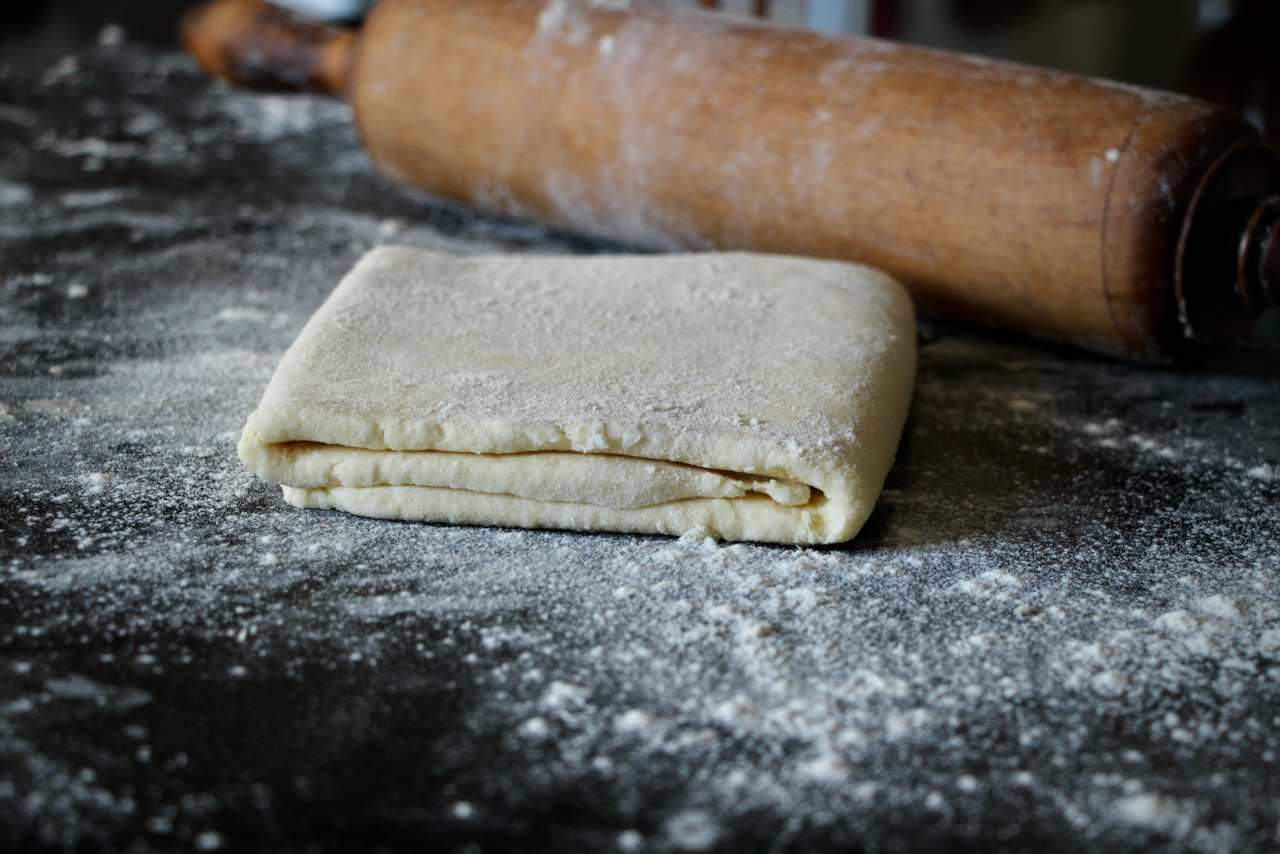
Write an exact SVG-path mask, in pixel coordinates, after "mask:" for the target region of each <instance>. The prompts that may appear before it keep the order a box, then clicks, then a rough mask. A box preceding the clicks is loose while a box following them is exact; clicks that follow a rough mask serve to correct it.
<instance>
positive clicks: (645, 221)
mask: <svg viewBox="0 0 1280 854" xmlns="http://www.w3.org/2000/svg"><path fill="white" fill-rule="evenodd" d="M223 2H224V3H245V2H248V0H223ZM355 53H356V56H355V59H354V61H353V64H352V67H351V71H350V78H349V83H348V90H347V91H348V95H349V97H350V98H351V100H352V102H353V104H354V106H355V111H356V120H357V123H358V125H359V128H360V132H361V134H362V137H363V139H364V141H365V144H366V145H367V147H368V149H369V152H370V154H371V155H372V157H373V159H374V161H375V163H377V165H378V167H379V168H380V169H381V170H382V171H383V172H385V173H386V174H387V175H389V176H390V177H392V178H393V179H394V180H396V181H398V182H401V183H403V184H407V185H411V186H415V187H420V188H423V189H426V190H428V191H430V192H433V193H437V194H440V195H443V196H447V197H451V198H455V199H458V200H461V201H463V202H466V203H467V204H470V205H475V206H477V207H480V208H482V209H486V210H490V211H496V212H500V213H503V214H508V215H512V216H516V217H521V218H528V219H536V220H539V221H543V222H549V223H552V224H555V225H558V226H561V227H565V228H568V229H572V230H575V231H579V232H584V233H587V234H593V235H601V236H607V237H612V238H617V239H621V240H623V241H626V242H629V243H632V244H635V245H639V246H647V247H650V248H654V249H690V248H692V249H752V250H757V251H766V252H779V253H788V254H799V255H810V256H817V257H825V258H839V259H846V260H854V261H861V262H865V263H869V264H872V265H875V266H878V267H881V268H883V269H885V270H887V271H889V272H890V273H892V274H893V275H895V276H896V277H898V278H899V279H900V280H902V281H903V282H904V284H906V285H907V287H908V288H909V289H910V290H911V292H912V294H913V296H914V297H915V299H916V300H917V302H918V304H919V307H920V309H921V311H922V312H924V313H926V314H931V315H934V316H937V317H942V318H948V319H955V320H961V321H965V322H971V323H976V324H981V325H984V326H988V327H994V328H997V329H1003V330H1009V331H1013V332H1017V333H1021V334H1029V335H1034V336H1037V337H1040V338H1045V339H1049V340H1053V341H1059V342H1065V343H1070V344H1073V345H1077V346H1081V347H1084V348H1087V349H1090V350H1093V351H1095V352H1101V353H1107V354H1113V355H1120V356H1126V357H1129V358H1135V359H1140V360H1143V361H1149V362H1157V363H1168V362H1173V361H1180V360H1186V359H1190V358H1194V357H1197V356H1199V355H1202V354H1203V353H1205V352H1209V351H1212V350H1214V349H1216V348H1218V347H1220V346H1223V345H1224V344H1226V343H1229V342H1230V341H1231V340H1233V339H1234V338H1235V337H1237V336H1239V335H1240V334H1241V333H1242V332H1243V331H1244V330H1246V329H1247V328H1248V327H1249V326H1250V325H1251V323H1252V321H1253V320H1254V319H1255V318H1256V316H1257V314H1258V313H1259V311H1260V310H1261V308H1260V305H1261V303H1260V302H1259V300H1257V299H1244V298H1242V296H1241V294H1242V293H1245V294H1256V293H1262V294H1267V293H1271V292H1272V291H1275V290H1277V289H1278V287H1277V285H1276V283H1274V282H1273V283H1272V284H1270V285H1268V284H1267V283H1266V282H1263V283H1262V285H1259V286H1248V285H1247V284H1242V283H1241V282H1239V281H1238V273H1237V271H1238V269H1240V268H1241V264H1240V263H1239V262H1238V261H1237V260H1236V259H1237V257H1246V256H1247V257H1248V258H1250V259H1252V258H1254V256H1255V255H1259V252H1261V255H1260V256H1259V257H1260V258H1261V260H1258V261H1253V260H1251V261H1250V262H1249V263H1250V264H1251V265H1252V267H1253V268H1257V269H1259V270H1262V271H1264V272H1263V275H1266V271H1270V270H1273V269H1274V268H1275V267H1276V265H1277V263H1280V261H1277V259H1276V258H1274V257H1273V256H1274V254H1275V253H1274V252H1271V254H1267V253H1268V252H1269V251H1270V250H1267V249H1266V248H1265V247H1264V248H1263V249H1262V250H1258V248H1257V247H1256V246H1254V245H1253V244H1256V243H1258V242H1259V241H1262V240H1263V239H1264V238H1267V237H1269V235H1270V234H1272V233H1274V230H1275V229H1274V226H1275V220H1276V214H1275V210H1276V206H1275V205H1272V206H1271V207H1267V206H1266V205H1265V204H1264V200H1265V199H1266V198H1267V197H1271V196H1280V162H1277V159H1276V157H1275V155H1274V153H1272V152H1271V151H1270V150H1269V149H1267V148H1266V147H1265V145H1264V143H1263V142H1262V140H1261V139H1260V137H1259V136H1258V135H1257V134H1256V132H1254V131H1253V130H1252V128H1250V127H1249V126H1248V125H1247V124H1245V123H1244V122H1243V121H1242V120H1241V119H1239V118H1238V117H1236V116H1234V115H1232V114H1230V113H1227V112H1226V111H1223V110H1220V109H1218V108H1215V107H1213V106H1210V105H1209V104H1207V103H1205V102H1202V101H1198V100H1194V99H1191V98H1185V97H1181V96H1177V95H1173V94H1169V93H1163V92H1156V91H1152V90H1144V89H1139V88H1136V87H1131V86H1124V85H1120V84H1115V83H1110V82H1106V81H1101V80H1094V79H1087V78H1082V77H1078V76H1071V75H1065V74H1061V73H1057V72H1051V71H1046V70H1042V69H1035V68H1029V67H1024V66H1016V65H1010V64H1005V63H997V62H992V61H989V60H984V59H979V58H975V57H965V56H959V55H955V54H948V53H943V52H938V51H932V50H926V49H921V48H913V47H907V46H902V45H896V44H891V43H887V42H881V41H875V40H867V39H849V38H834V37H831V36H827V35H822V34H818V33H813V32H807V31H800V30H785V29H780V28H776V27H772V26H768V25H762V24H759V23H756V22H753V21H750V20H747V19H740V18H734V17H729V16H726V15H723V14H712V13H707V12H702V11H699V10H696V9H674V8H670V7H664V6H662V5H661V4H646V3H638V2H637V3H625V2H609V3H603V2H590V0H431V2H425V0H383V2H382V3H380V4H379V5H378V6H377V7H376V8H375V9H374V11H373V13H372V14H371V16H370V17H369V19H368V20H367V21H366V23H365V26H364V29H363V31H362V33H361V36H360V39H359V43H358V45H357V46H356V48H355ZM322 88H330V89H331V88H332V87H323V86H322ZM1226 152H1236V153H1235V154H1232V155H1231V156H1230V157H1228V156H1226ZM1259 211H1263V212H1265V213H1266V217H1265V218H1264V219H1263V220H1259V221H1257V222H1255V220H1256V216H1254V215H1255V214H1257V213H1258V212H1259ZM1251 216H1253V217H1254V218H1253V219H1251ZM1250 223H1253V224H1252V225H1251V224H1250ZM1246 232H1248V233H1250V234H1254V235H1256V236H1255V237H1252V238H1249V241H1252V242H1251V243H1250V245H1249V246H1245V245H1244V244H1242V243H1241V234H1243V233H1246ZM1273 242H1275V241H1273ZM1268 259H1270V260H1268ZM1251 275H1252V274H1251Z"/></svg>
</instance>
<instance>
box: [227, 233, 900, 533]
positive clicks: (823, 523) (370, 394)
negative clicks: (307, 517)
mask: <svg viewBox="0 0 1280 854" xmlns="http://www.w3.org/2000/svg"><path fill="white" fill-rule="evenodd" d="M915 358H916V356H915V317H914V312H913V309H912V306H911V303H910V300H909V298H908V297H907V296H906V294H905V292H904V291H903V290H902V289H901V288H900V287H899V286H898V285H897V284H896V283H895V282H894V281H893V280H892V279H890V278H889V277H888V276H886V275H884V274H883V273H880V272H877V271H875V270H871V269H869V268H866V267H860V266H855V265H851V264H843V263H838V262H834V261H818V260H808V259H799V258H788V257H782V256H774V255H755V254H748V253H725V254H716V253H705V254H690V255H640V256H616V255H613V256H605V255H601V256H577V257H548V256H494V257H474V256H459V255H449V254H444V253H437V252H428V251H425V250H420V249H409V248H400V247H382V248H379V249H375V250H373V251H372V252H370V253H369V254H368V255H366V256H365V257H364V258H363V259H362V260H361V261H360V262H359V264H357V266H356V267H355V269H354V270H353V271H352V272H351V273H350V274H349V275H348V276H347V277H346V278H345V279H344V280H343V282H342V283H341V284H340V285H339V286H338V288H337V290H335V291H334V293H333V294H332V296H330V297H329V299H328V300H327V301H326V302H325V304H324V305H323V306H321V308H320V309H319V310H318V311H317V312H316V314H315V316H314V317H312V318H311V320H310V321H309V322H308V323H307V325H306V328H304V329H303V331H302V333H301V334H300V335H299V336H298V340H297V341H296V342H294V344H293V346H292V347H290V348H289V350H288V351H287V352H286V353H285V355H284V358H283V359H282V360H281V362H280V366H279V367H278V368H277V369H276V372H275V375H274V376H273V377H272V379H271V382H270V384H269V385H268V386H267V390H266V392H265V394H264V395H263V398H262V402H261V404H260V405H259V406H258V409H257V411H255V412H254V413H253V414H252V415H251V416H250V417H249V420H248V423H247V425H246V426H245V430H244V435H243V437H242V439H241V441H240V457H241V459H243V460H244V462H245V463H246V464H247V465H248V466H249V467H250V468H251V469H253V470H254V471H255V472H257V473H258V474H259V475H261V476H262V477H264V478H266V479H268V480H271V481H274V482H276V483H279V484H281V485H283V487H284V495H285V498H286V499H287V500H288V501H289V502H290V503H291V504H294V505H296V506H298V507H305V508H323V509H339V510H345V511H348V512H351V513H358V514H361V515H365V516H375V517H380V518H392V519H414V520H424V521H432V522H452V523H464V524H483V525H510V526H517V527H529V528H567V529H573V530H604V531H630V532H642V533H663V534H677V535H678V534H683V533H686V532H688V531H691V530H696V529H703V530H705V531H706V532H707V534H708V535H710V536H718V537H722V538H724V539H730V540H759V541H766V542H779V543H803V544H812V543H834V542H842V541H844V540H847V539H849V538H850V537H852V536H853V535H854V534H856V533H857V531H858V529H859V528H860V527H861V526H862V523H863V522H864V521H865V519H866V517H867V516H868V514H869V513H870V512H871V509H872V506H873V505H874V503H875V499H876V496H877V495H878V494H879V491H880V488H881V486H882V485H883V482H884V478H885V475H886V473H887V472H888V470H889V466H890V465H891V463H892V461H893V455H894V451H895V449H896V447H897V443H898V438H899V436H900V434H901V431H902V425H903V421H904V419H905V418H906V412H907V406H908V403H909V400H910V396H911V388H912V383H913V380H914V375H915Z"/></svg>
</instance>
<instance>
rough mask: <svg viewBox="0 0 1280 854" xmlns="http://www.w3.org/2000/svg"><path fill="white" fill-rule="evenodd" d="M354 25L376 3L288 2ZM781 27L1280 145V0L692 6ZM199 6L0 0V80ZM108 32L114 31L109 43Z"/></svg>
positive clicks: (722, 1) (145, 31)
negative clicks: (994, 64) (1156, 111)
mask: <svg viewBox="0 0 1280 854" xmlns="http://www.w3.org/2000/svg"><path fill="white" fill-rule="evenodd" d="M289 2H290V5H293V6H294V7H295V8H298V9H300V10H303V11H306V12H308V13H310V14H315V15H319V16H323V17H328V18H330V19H333V20H344V21H351V22H355V21H357V20H358V19H359V17H360V16H361V14H362V13H363V11H364V9H365V7H367V6H368V5H369V0H289ZM685 2H688V3H691V4H695V3H696V5H699V6H704V7H708V8H716V9H720V10H721V11H723V12H725V13H727V14H739V15H755V16H760V17H766V18H768V19H770V20H773V21H776V22H778V23H779V24H783V25H786V26H806V27H812V28H814V29H820V30H826V31H840V32H849V33H856V34H863V35H874V36H878V37H882V38H889V39H894V40H900V41H905V42H911V43H915V44H922V45H928V46H932V47H940V48H946V49H950V50H959V51H964V52H967V53H976V54H981V55H985V56H991V57H998V58H1003V59H1010V60H1015V61H1018V62H1025V63H1030V64H1033V65H1042V66H1047V67H1050V68H1057V69H1061V70H1065V71H1073V72H1077V73H1081V74H1088V75H1094V76H1099V77H1107V78H1111V79H1115V80H1122V81H1126V82H1129V83H1135V84H1139V85H1144V86H1153V87H1157V88H1161V89H1169V90H1173V91H1179V92H1186V93H1189V94H1194V95H1199V96H1201V97H1205V98H1208V99H1210V100H1213V101H1216V102H1218V103H1221V104H1224V105H1226V106H1228V107H1231V108H1233V109H1236V110H1238V111H1239V112H1241V113H1242V114H1243V115H1244V116H1245V117H1246V118H1248V119H1249V120H1250V121H1252V122H1253V123H1254V124H1255V125H1257V126H1258V127H1259V128H1261V129H1263V131H1264V132H1265V133H1267V135H1268V136H1269V137H1270V138H1271V140H1272V141H1273V142H1276V141H1277V137H1278V136H1280V0H685ZM191 5H193V2H192V0H0V73H6V72H7V73H14V74H19V75H34V74H37V73H38V72H39V71H40V70H42V69H43V68H46V67H48V66H50V65H51V64H53V63H54V62H56V61H57V60H58V59H60V58H61V57H62V56H64V55H66V54H67V53H72V52H75V51H77V50H81V49H83V48H84V47H86V46H88V45H90V44H92V43H93V42H94V41H95V40H96V39H99V38H102V37H106V38H114V39H119V38H127V39H129V40H130V41H134V42H138V43H143V44H151V45H170V46H172V45H174V44H175V41H174V31H175V26H176V23H177V20H178V18H179V17H180V15H181V14H182V12H183V11H184V10H185V9H186V8H188V7H189V6H191ZM104 27H110V28H109V29H107V30H106V31H105V33H104V29H103V28H104Z"/></svg>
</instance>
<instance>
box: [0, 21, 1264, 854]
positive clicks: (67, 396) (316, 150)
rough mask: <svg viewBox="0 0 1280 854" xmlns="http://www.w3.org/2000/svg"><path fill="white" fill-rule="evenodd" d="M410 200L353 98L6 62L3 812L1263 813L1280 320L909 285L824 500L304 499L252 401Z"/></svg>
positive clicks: (1193, 817)
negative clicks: (877, 442) (1110, 345)
mask: <svg viewBox="0 0 1280 854" xmlns="http://www.w3.org/2000/svg"><path fill="white" fill-rule="evenodd" d="M389 240H394V241H397V242H403V243H408V244H412V245H419V246H429V247H435V248H444V249H455V250H458V251H463V252H470V251H490V252H492V251H498V252H548V251H554V252H566V251H572V252H589V251H607V249H608V247H602V246H598V245H594V244H591V243H589V242H586V241H582V240H578V239H574V238H569V237H564V236H561V235H556V234H552V233H548V232H545V231H543V230H541V229H538V228H536V227H530V226H525V225H520V224H514V223H510V222H504V221H499V220H495V219H490V218H485V217H482V216H478V215H475V214H472V213H469V212H466V211H464V210H461V209H458V208H456V207H451V206H446V205H443V204H441V203H439V202H438V201H435V200H432V199H428V198H425V197H421V196H414V195H410V194H406V193H403V192H400V191H397V190H394V189H392V188H391V187H389V186H388V185H387V184H386V183H385V182H384V181H383V180H382V179H380V178H379V177H377V176H376V175H375V174H374V173H373V172H372V170H371V167H370V165H369V163H368V162H367V159H366V158H365V156H364V155H363V153H362V152H361V150H360V148H359V146H358V144H357V142H356V139H355V136H354V133H353V131H352V129H351V126H350V117H349V113H348V110H347V108H346V107H345V106H343V105H341V104H338V103H335V102H331V101H327V100H323V99H319V98H311V97H301V96H280V95H270V96H257V95H249V94H244V93H238V92H233V91H231V90H229V89H227V88H225V87H222V86H220V85H216V84H213V83H210V82H208V81H206V80H205V79H203V78H202V77H201V76H200V75H199V74H198V73H197V72H196V71H195V69H194V68H193V66H192V65H191V64H190V63H189V62H188V61H187V60H185V59H184V58H182V57H180V56H177V55H172V54H163V53H162V54H156V53H149V52H147V51H142V50H138V49H136V47H134V46H131V45H128V44H125V45H116V46H105V47H102V48H100V49H97V50H95V51H93V52H90V53H88V54H86V55H84V56H82V57H80V58H79V60H76V61H64V62H62V63H59V64H57V65H55V66H53V67H52V68H50V69H48V70H46V71H44V72H43V73H41V74H39V75H38V76H37V77H35V78H26V77H23V76H22V75H18V74H16V73H11V76H9V77H7V78H3V79H0V287H2V288H3V296H2V297H0V308H2V313H0V846H3V847H7V848H9V849H11V850H39V849H53V850H76V851H94V850H120V851H148V850H157V851H165V850H192V849H194V850H203V851H208V850H218V849H225V850H237V851H239V850H253V849H258V850H264V851H268V850H269V851H282V850H308V851H310V850H316V851H324V850H334V851H338V850H343V851H345V850H388V851H391V850H414V851H419V850H420V851H428V850H431V851H434V850H460V851H464V850H465V851H479V850H485V851H496V850H556V851H566V850H590V851H607V850H617V851H696V850H723V851H742V850H770V851H814V850H867V851H907V850H914V851H939V850H952V851H962V850H975V851H977V850H981V851H997V850H1009V851H1012V850H1034V851H1046V852H1049V851H1063V852H1067V851H1071V852H1075V851H1080V850H1133V849H1135V848H1150V849H1159V850H1167V851H1213V852H1217V851H1221V852H1245V851H1258V852H1261V851H1274V850H1276V849H1277V848H1278V847H1280V797H1278V796H1277V793H1278V792H1280V770H1278V769H1280V764H1278V763H1280V536H1278V535H1280V509H1278V505H1277V498H1278V497H1280V479H1278V478H1277V466H1278V465H1280V431H1278V430H1277V428H1276V425H1277V424H1278V423H1280V344H1278V343H1277V340H1276V336H1275V335H1274V333H1271V334H1269V335H1260V336H1257V337H1254V338H1252V339H1250V340H1248V341H1245V342H1243V343H1242V344H1241V345H1240V346H1238V347H1237V348H1235V349H1234V350H1232V351H1231V352H1229V353H1227V354H1225V355H1224V356H1222V357H1220V358H1218V359H1216V360H1215V361H1212V362H1211V363H1209V364H1207V365H1205V366H1204V367H1203V368H1201V369H1198V370H1196V371H1194V372H1188V373H1179V372H1170V371H1159V370H1152V369H1147V368H1142V367H1137V366H1133V365H1128V364H1122V363H1117V362H1111V361H1105V360H1101V359H1096V358H1092V357H1089V356H1083V355H1080V354H1077V353H1071V352H1064V351H1057V350H1051V349H1047V348H1042V347H1037V346H1032V345H1028V344H1025V343H1022V342H1016V341H1008V340H997V339H993V338H988V337H983V336H980V335H976V334H973V333H970V332H967V331H964V330H954V329H949V328H929V329H927V330H926V335H925V337H924V339H923V345H922V349H921V359H922V361H921V368H920V375H919V382H918V386H917V393H916V398H915V402H914V405H913V411H912V416H911V420H910V423H909V425H908V430H907V435H906V437H905V439H904V442H903V446H902V449H901V452H900V455H899V460H898V463H897V465H896V466H895V468H894V470H893V473H892V474H891V476H890V480H889V483H888V486H887V489H886V492H885V494H884V496H883V499H882V501H881V503H880V506H879V508H878V509H877V511H876V513H875V515H874V516H873V517H872V520H871V521H870V523H869V524H868V527H867V529H866V530H865V531H864V533H863V534H862V535H861V536H860V537H859V538H858V539H857V540H855V541H854V542H853V543H852V544H850V545H848V546H847V547H842V548H833V549H789V548H778V547H770V546H757V545H720V544H715V543H709V542H699V541H697V540H696V539H691V538H684V539H681V540H679V541H677V540H671V539H665V538H658V537H631V536H611V535H575V534H569V533H560V532H532V531H530V532H522V531H511V530H499V529H476V528H449V527H440V526H431V525H414V524H397V523H387V522H378V521H373V520H368V519H360V518H354V517H350V516H344V515H340V514H336V513H304V512H300V511H296V510H294V509H292V508H290V507H288V506H286V505H285V504H284V503H283V502H282V500H281V499H280V497H279V495H278V494H277V492H276V490H275V489H274V488H272V487H269V486H268V485H267V484H264V483H262V482H260V481H258V480H257V479H255V478H254V477H253V476H251V475H249V474H248V473H247V472H246V471H245V470H244V469H243V467H242V466H241V465H240V463H239V462H238V461H237V460H236V457H235V452H234V444H235V438H236V435H237V432H238V430H239V427H240V426H241V424H242V423H243V420H244V418H245V416H246V415H247V414H248V412H249V410H250V409H251V408H252V407H253V405H254V404H255V402H256V401H257V397H258V395H259V394H260V393H261V390H262V388H263V386H264V385H265V384H266V381H267V379H268V378H269V376H270V374H271V371H272V369H273V368H274V366H275V363H276V361H277V360H278V359H279V357H280V354H281V353H282V352H283V350H284V348H285V347H286V346H287V345H288V344H289V342H290V341H291V340H292V339H293V337H294V336H295V335H296V334H297V332H298V330H299V329H300V328H301V325H302V324H303V322H304V321H305V320H306V318H307V317H308V316H309V314H310V313H311V312H312V311H313V310H314V309H315V308H316V307H317V306H318V305H319V303H320V302H321V300H322V299H323V298H324V296H325V295H326V293H327V291H328V290H329V289H330V288H331V287H332V286H333V285H334V284H335V283H336V281H337V280H338V278H339V277H340V276H341V274H342V273H344V272H345V271H346V270H347V269H348V268H349V267H350V266H351V265H352V263H353V262H354V261H355V259H356V258H357V257H359V255H360V254H361V253H362V252H363V251H364V250H366V249H368V248H369V247H370V246H372V245H374V244H376V243H378V242H384V241H389Z"/></svg>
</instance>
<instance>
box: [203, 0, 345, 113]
mask: <svg viewBox="0 0 1280 854" xmlns="http://www.w3.org/2000/svg"><path fill="white" fill-rule="evenodd" d="M180 34H181V37H182V42H183V44H184V45H185V46H186V48H187V50H188V51H190V52H191V54H192V55H194V56H195V58H196V59H197V60H198V61H199V62H200V64H201V65H202V66H203V67H204V69H205V70H206V71H208V72H209V73H210V74H212V75H214V76H215V77H221V78H222V79H224V80H228V81H230V82H232V83H235V84H237V85H240V86H248V87H249V88H252V89H266V90H286V91H295V92H324V93H328V94H331V95H344V94H346V90H347V78H348V76H349V74H350V69H351V60H352V54H353V53H354V50H353V49H354V47H355V42H356V34H355V33H354V32H353V31H351V30H347V29H343V28H341V27H333V26H330V25H328V24H326V23H324V22H322V21H317V20H315V19H312V18H308V17H306V16H304V15H300V14H298V13H296V12H293V11H291V10H288V9H283V8H280V7H279V6H273V5H271V4H270V3H263V2H261V0H213V2H211V3H206V4H204V5H202V6H197V7H196V8H195V9H193V10H191V11H190V12H188V13H187V14H186V16H185V17H184V18H183V19H182V22H181V24H180Z"/></svg>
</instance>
